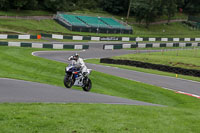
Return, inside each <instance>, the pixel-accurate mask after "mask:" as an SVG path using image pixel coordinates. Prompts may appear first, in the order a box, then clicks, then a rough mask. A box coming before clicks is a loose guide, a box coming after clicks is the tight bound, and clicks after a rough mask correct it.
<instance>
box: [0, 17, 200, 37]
mask: <svg viewBox="0 0 200 133" xmlns="http://www.w3.org/2000/svg"><path fill="white" fill-rule="evenodd" d="M0 28H4V31H5V29H7V30H13V31H18V32H25V33H27V34H40V33H50V34H52V33H54V34H64V35H84V36H118V37H122V36H127V37H181V38H183V37H200V31H199V30H193V29H190V28H189V27H187V26H185V25H183V24H181V23H178V22H177V23H171V24H169V25H167V24H157V25H151V26H150V27H149V28H148V29H146V28H145V26H144V25H137V24H136V25H133V30H134V34H131V35H129V34H96V33H88V32H72V31H70V30H68V29H66V28H64V27H63V26H61V25H59V24H58V23H56V22H55V21H54V20H51V19H47V20H40V21H38V20H24V19H1V21H0ZM2 32H3V31H2Z"/></svg>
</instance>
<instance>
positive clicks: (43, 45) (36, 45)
mask: <svg viewBox="0 0 200 133" xmlns="http://www.w3.org/2000/svg"><path fill="white" fill-rule="evenodd" d="M0 46H15V47H31V48H51V49H89V45H82V44H79V45H68V44H60V43H58V44H47V43H25V42H0Z"/></svg>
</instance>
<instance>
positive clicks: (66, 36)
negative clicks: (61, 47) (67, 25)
mask: <svg viewBox="0 0 200 133" xmlns="http://www.w3.org/2000/svg"><path fill="white" fill-rule="evenodd" d="M41 35H42V37H49V38H53V39H72V40H89V41H127V42H128V41H137V42H140V41H150V42H156V41H162V42H167V41H174V42H179V41H200V38H161V37H154V38H152V37H144V38H143V37H98V36H94V37H93V36H79V37H77V36H72V35H71V36H70V35H56V34H41Z"/></svg>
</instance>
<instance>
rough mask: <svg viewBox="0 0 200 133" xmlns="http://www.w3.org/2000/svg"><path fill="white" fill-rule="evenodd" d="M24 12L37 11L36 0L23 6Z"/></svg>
mask: <svg viewBox="0 0 200 133" xmlns="http://www.w3.org/2000/svg"><path fill="white" fill-rule="evenodd" d="M23 9H25V10H35V9H39V7H38V0H29V1H28V2H27V3H26V5H24V6H23Z"/></svg>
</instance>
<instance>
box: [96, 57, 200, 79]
mask: <svg viewBox="0 0 200 133" xmlns="http://www.w3.org/2000/svg"><path fill="white" fill-rule="evenodd" d="M100 63H107V64H117V65H127V66H135V67H141V68H147V69H154V70H159V71H164V72H171V73H175V74H182V75H189V76H194V77H200V70H194V69H185V68H180V67H171V66H166V65H160V64H152V63H145V62H141V61H131V60H116V59H110V58H102V59H100Z"/></svg>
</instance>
